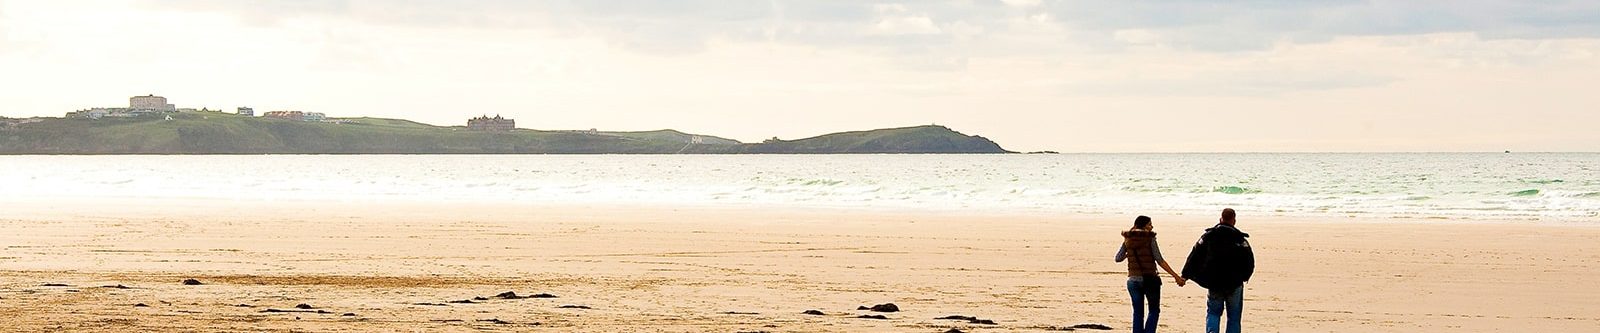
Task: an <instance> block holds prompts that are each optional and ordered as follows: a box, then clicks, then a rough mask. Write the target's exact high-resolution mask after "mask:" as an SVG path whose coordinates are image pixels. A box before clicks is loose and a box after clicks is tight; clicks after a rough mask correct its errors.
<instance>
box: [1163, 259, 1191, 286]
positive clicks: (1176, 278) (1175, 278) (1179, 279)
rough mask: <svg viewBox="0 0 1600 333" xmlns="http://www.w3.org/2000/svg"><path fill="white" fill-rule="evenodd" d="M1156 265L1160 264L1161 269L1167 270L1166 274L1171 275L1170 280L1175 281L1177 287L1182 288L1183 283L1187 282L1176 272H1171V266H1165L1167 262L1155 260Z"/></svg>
mask: <svg viewBox="0 0 1600 333" xmlns="http://www.w3.org/2000/svg"><path fill="white" fill-rule="evenodd" d="M1156 263H1157V264H1161V269H1165V270H1167V274H1171V275H1172V280H1173V281H1176V282H1177V283H1178V286H1179V287H1182V286H1183V283H1184V282H1185V281H1188V280H1184V279H1183V276H1180V275H1178V273H1177V272H1173V271H1172V266H1167V261H1166V260H1156Z"/></svg>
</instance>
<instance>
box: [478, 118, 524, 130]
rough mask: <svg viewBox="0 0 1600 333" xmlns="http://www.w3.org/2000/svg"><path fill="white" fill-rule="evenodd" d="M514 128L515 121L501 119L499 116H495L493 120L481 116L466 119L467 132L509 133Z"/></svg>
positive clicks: (515, 125) (515, 126)
mask: <svg viewBox="0 0 1600 333" xmlns="http://www.w3.org/2000/svg"><path fill="white" fill-rule="evenodd" d="M516 128H517V121H516V120H512V119H508V118H503V117H500V115H495V116H494V118H489V116H488V115H483V116H478V117H476V118H472V119H467V130H469V131H510V130H513V129H516Z"/></svg>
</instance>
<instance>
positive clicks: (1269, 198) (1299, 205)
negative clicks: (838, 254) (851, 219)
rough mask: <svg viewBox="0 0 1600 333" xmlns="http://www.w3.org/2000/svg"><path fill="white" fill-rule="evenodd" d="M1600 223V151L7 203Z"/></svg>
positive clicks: (186, 177) (510, 177)
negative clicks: (1233, 213) (1226, 213)
mask: <svg viewBox="0 0 1600 333" xmlns="http://www.w3.org/2000/svg"><path fill="white" fill-rule="evenodd" d="M147 199H159V200H185V199H196V200H211V201H215V202H229V201H240V200H272V201H291V202H303V203H305V204H307V205H350V204H361V203H378V202H389V203H406V202H443V203H454V202H463V203H465V202H470V203H479V204H508V205H522V204H586V205H589V204H600V205H604V204H628V205H686V206H757V207H790V208H813V207H814V208H842V209H871V210H926V211H930V212H943V211H964V212H972V213H1001V214H1010V213H1015V214H1152V215H1154V214H1190V213H1202V212H1211V213H1214V212H1215V211H1217V210H1219V209H1220V208H1223V207H1232V208H1235V209H1237V210H1239V211H1241V212H1242V213H1247V214H1254V215H1256V216H1284V217H1307V218H1328V217H1332V218H1355V219H1359V220H1387V219H1417V220H1440V221H1455V220H1464V221H1472V220H1494V221H1560V222H1579V223H1594V222H1600V153H1385V154H1372V153H1308V154H1276V153H1260V154H1255V153H1238V154H1233V153H1215V154H1213V153H1195V154H1039V155H1031V154H1030V155H1023V154H1008V155H181V156H175V155H131V156H0V200H4V201H7V202H21V201H25V200H60V201H74V202H83V203H85V204H92V203H93V202H96V201H105V200H119V201H137V200H147Z"/></svg>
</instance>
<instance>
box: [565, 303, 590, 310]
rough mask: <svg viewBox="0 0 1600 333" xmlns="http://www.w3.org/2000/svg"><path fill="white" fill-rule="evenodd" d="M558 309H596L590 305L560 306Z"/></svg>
mask: <svg viewBox="0 0 1600 333" xmlns="http://www.w3.org/2000/svg"><path fill="white" fill-rule="evenodd" d="M556 308H557V309H583V310H589V309H594V308H591V307H589V306H588V305H572V304H567V305H562V306H558V307H556Z"/></svg>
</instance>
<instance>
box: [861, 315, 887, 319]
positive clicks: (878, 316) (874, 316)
mask: <svg viewBox="0 0 1600 333" xmlns="http://www.w3.org/2000/svg"><path fill="white" fill-rule="evenodd" d="M856 318H861V319H889V317H884V316H883V315H860V316H856Z"/></svg>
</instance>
